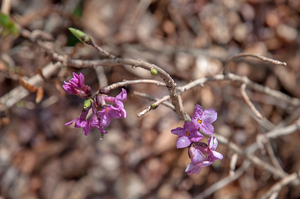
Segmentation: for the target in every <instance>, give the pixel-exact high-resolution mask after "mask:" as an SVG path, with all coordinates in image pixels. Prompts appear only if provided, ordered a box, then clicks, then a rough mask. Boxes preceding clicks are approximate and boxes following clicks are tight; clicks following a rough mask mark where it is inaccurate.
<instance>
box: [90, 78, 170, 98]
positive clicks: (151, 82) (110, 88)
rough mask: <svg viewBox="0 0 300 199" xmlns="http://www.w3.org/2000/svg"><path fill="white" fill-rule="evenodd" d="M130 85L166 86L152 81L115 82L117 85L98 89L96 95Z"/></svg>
mask: <svg viewBox="0 0 300 199" xmlns="http://www.w3.org/2000/svg"><path fill="white" fill-rule="evenodd" d="M132 84H155V85H156V86H166V84H165V83H164V82H160V81H157V80H152V79H138V80H125V81H123V82H117V83H114V84H111V85H109V86H106V87H103V88H101V89H100V91H98V92H96V94H97V93H101V91H102V90H103V91H106V92H107V91H110V90H112V89H116V88H120V87H123V86H128V85H132Z"/></svg>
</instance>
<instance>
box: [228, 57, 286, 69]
mask: <svg viewBox="0 0 300 199" xmlns="http://www.w3.org/2000/svg"><path fill="white" fill-rule="evenodd" d="M241 57H253V58H256V59H260V60H262V61H265V62H269V63H271V64H275V65H283V66H286V63H285V62H281V61H278V60H275V59H270V58H268V57H264V56H262V55H258V54H252V53H241V54H238V55H235V56H233V57H232V58H231V59H230V60H229V61H228V62H227V64H226V65H225V67H224V69H223V74H227V73H229V71H228V67H229V64H230V63H231V62H232V61H234V60H236V59H238V58H241Z"/></svg>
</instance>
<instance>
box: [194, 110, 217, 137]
mask: <svg viewBox="0 0 300 199" xmlns="http://www.w3.org/2000/svg"><path fill="white" fill-rule="evenodd" d="M217 117H218V114H217V112H216V111H215V110H214V109H212V108H210V109H206V110H205V111H203V110H202V107H201V106H200V105H198V104H196V106H195V111H194V117H192V122H193V123H194V125H195V126H196V127H197V129H199V128H200V129H201V130H202V131H203V133H205V134H207V135H212V134H213V132H214V127H213V125H212V124H211V123H213V122H214V121H216V119H217Z"/></svg>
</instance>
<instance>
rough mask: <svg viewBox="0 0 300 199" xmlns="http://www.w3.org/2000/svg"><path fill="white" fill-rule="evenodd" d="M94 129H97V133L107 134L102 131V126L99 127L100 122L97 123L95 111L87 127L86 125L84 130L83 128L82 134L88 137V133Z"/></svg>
mask: <svg viewBox="0 0 300 199" xmlns="http://www.w3.org/2000/svg"><path fill="white" fill-rule="evenodd" d="M95 127H97V128H98V129H99V131H101V132H102V133H105V134H106V133H107V132H106V131H105V130H104V129H103V127H104V126H102V125H101V123H100V121H99V118H98V116H97V113H96V111H95V110H94V109H93V115H92V118H91V119H90V120H89V121H88V125H87V126H86V127H85V128H83V132H84V134H85V135H88V134H89V133H90V131H91V130H92V129H93V128H95Z"/></svg>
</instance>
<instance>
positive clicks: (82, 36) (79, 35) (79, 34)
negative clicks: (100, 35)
mask: <svg viewBox="0 0 300 199" xmlns="http://www.w3.org/2000/svg"><path fill="white" fill-rule="evenodd" d="M69 30H70V31H71V33H72V34H73V35H74V36H75V37H77V39H79V41H81V42H83V43H86V44H90V43H91V38H90V37H89V36H88V35H87V34H85V33H84V32H82V31H81V30H78V29H76V28H69Z"/></svg>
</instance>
